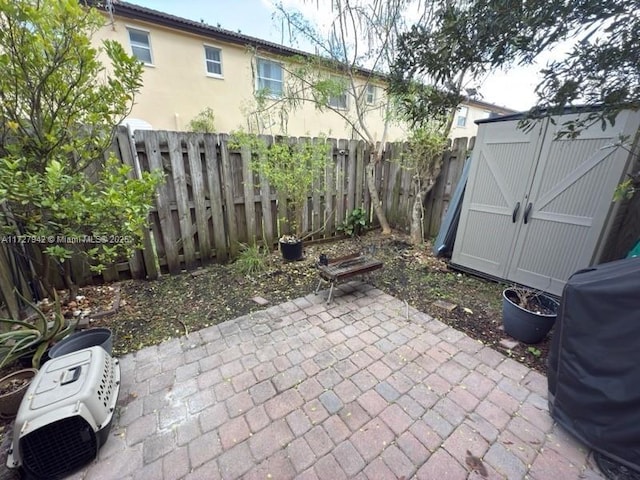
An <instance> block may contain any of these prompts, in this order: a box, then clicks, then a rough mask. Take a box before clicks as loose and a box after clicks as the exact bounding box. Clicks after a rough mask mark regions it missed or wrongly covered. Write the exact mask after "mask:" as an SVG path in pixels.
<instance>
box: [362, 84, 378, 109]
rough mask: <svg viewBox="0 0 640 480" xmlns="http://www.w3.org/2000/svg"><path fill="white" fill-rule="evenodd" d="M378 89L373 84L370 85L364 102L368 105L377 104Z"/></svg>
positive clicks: (365, 93)
mask: <svg viewBox="0 0 640 480" xmlns="http://www.w3.org/2000/svg"><path fill="white" fill-rule="evenodd" d="M377 90H378V88H377V87H376V86H375V85H374V84H373V83H368V84H367V86H366V87H365V91H364V101H365V103H366V104H367V105H373V104H374V103H376V96H377V95H376V93H377Z"/></svg>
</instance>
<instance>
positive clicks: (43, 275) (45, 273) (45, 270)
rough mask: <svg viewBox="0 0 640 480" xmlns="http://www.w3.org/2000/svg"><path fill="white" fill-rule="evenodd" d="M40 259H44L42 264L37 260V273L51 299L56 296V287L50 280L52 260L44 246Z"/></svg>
mask: <svg viewBox="0 0 640 480" xmlns="http://www.w3.org/2000/svg"><path fill="white" fill-rule="evenodd" d="M40 260H41V261H42V264H41V265H39V264H38V263H37V262H35V266H36V270H37V273H38V274H39V276H40V283H41V284H42V288H43V289H44V291H45V292H46V294H47V296H48V297H49V298H50V299H53V297H54V296H55V289H54V287H53V285H51V282H50V281H49V272H50V268H49V267H50V265H51V262H50V260H49V255H47V254H46V253H45V252H44V248H41V249H40Z"/></svg>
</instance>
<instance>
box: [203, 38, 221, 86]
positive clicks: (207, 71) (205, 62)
mask: <svg viewBox="0 0 640 480" xmlns="http://www.w3.org/2000/svg"><path fill="white" fill-rule="evenodd" d="M207 48H210V49H213V50H217V51H218V56H219V58H220V61H219V62H217V63H218V64H219V65H220V73H213V72H210V71H209V62H211V63H213V64H215V63H216V62H215V61H214V60H209V59H208V58H207ZM203 50H204V71H205V74H206V75H207V77H213V78H223V77H224V70H223V69H222V48H220V47H218V46H216V45H209V44H207V43H205V44H203Z"/></svg>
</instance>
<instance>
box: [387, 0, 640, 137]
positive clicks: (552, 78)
mask: <svg viewBox="0 0 640 480" xmlns="http://www.w3.org/2000/svg"><path fill="white" fill-rule="evenodd" d="M636 11H637V3H636V2H635V1H634V0H613V1H610V2H602V1H600V0H584V1H577V0H571V1H567V2H549V1H548V0H532V1H527V2H515V1H514V2H504V1H503V0H488V1H482V2H471V3H467V2H461V3H458V2H452V3H448V4H447V5H446V6H445V7H444V8H441V9H439V10H437V11H435V12H434V21H433V22H431V23H428V24H424V23H420V24H417V25H414V26H413V27H412V29H411V30H410V31H408V32H406V33H405V34H403V35H401V37H400V41H399V43H398V55H397V57H396V60H395V62H394V65H393V66H392V74H391V77H392V88H391V90H392V91H393V92H395V93H400V94H402V93H406V92H408V91H410V90H411V88H413V84H414V82H418V83H423V80H426V82H424V83H430V84H431V85H433V87H435V88H436V90H437V91H438V92H440V93H439V94H438V95H436V96H433V97H431V98H430V97H429V96H428V95H420V94H419V95H418V97H419V98H418V100H417V101H415V102H406V103H405V105H404V106H405V108H406V113H407V115H408V117H409V118H410V119H412V120H413V121H414V122H416V123H420V122H421V121H422V119H423V118H425V112H428V111H430V109H432V107H434V106H435V107H437V106H438V105H439V104H442V103H443V102H445V103H446V102H447V97H448V98H449V99H450V100H451V101H450V102H449V105H450V107H451V108H454V107H455V106H456V105H457V103H456V101H455V95H456V94H459V93H460V92H459V89H456V88H455V86H456V79H457V78H458V76H459V74H460V72H466V74H467V78H470V79H480V78H481V77H482V76H483V75H484V74H486V73H487V72H490V71H492V70H496V69H506V68H509V67H511V66H513V65H514V64H529V63H532V62H534V61H535V60H536V59H537V58H538V56H539V55H540V54H541V53H543V52H546V51H548V50H549V49H551V48H553V47H554V46H557V45H563V44H565V45H566V43H564V42H572V43H573V45H572V46H571V47H570V48H569V49H568V51H567V52H566V54H565V55H564V57H563V58H561V59H558V60H555V61H552V62H550V63H549V64H548V65H547V66H546V68H544V70H542V74H543V78H542V81H541V82H540V84H539V85H538V86H537V88H536V92H537V94H538V97H539V101H538V105H537V106H536V107H535V108H532V110H531V111H530V117H532V118H537V117H540V116H544V115H548V114H554V113H559V112H561V111H562V109H563V107H565V105H570V104H572V105H575V104H590V105H602V107H603V108H602V109H599V110H596V111H591V112H586V113H585V114H584V115H582V116H581V117H580V118H579V119H578V120H573V121H571V122H569V123H567V124H565V129H566V132H567V134H568V135H569V136H575V135H577V134H578V133H579V132H580V131H581V130H583V129H584V128H585V127H587V126H589V125H591V124H594V123H597V122H600V123H601V124H602V125H603V126H605V125H606V123H607V122H609V123H611V122H613V121H615V116H616V114H617V113H618V112H619V111H620V110H621V109H624V108H638V107H640V64H639V63H638V62H637V61H636V59H637V58H638V57H639V56H640V42H638V41H637V35H636V32H637V31H638V29H639V28H640V17H639V16H638V15H637V14H636ZM563 50H564V48H563ZM418 93H420V92H418Z"/></svg>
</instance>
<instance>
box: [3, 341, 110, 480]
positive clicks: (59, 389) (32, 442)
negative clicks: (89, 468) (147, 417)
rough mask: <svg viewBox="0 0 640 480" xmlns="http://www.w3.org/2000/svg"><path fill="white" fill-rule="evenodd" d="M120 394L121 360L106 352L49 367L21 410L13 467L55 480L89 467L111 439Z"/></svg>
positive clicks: (70, 357) (90, 351)
mask: <svg viewBox="0 0 640 480" xmlns="http://www.w3.org/2000/svg"><path fill="white" fill-rule="evenodd" d="M119 391H120V366H119V364H118V360H116V359H114V358H111V356H110V355H109V354H108V353H106V352H105V351H104V350H103V349H102V348H101V347H91V348H86V349H83V350H80V351H77V352H73V353H69V354H67V355H63V356H61V357H58V358H54V359H52V360H50V361H49V362H47V363H46V364H45V365H44V366H43V369H42V370H40V372H38V374H37V375H36V377H35V379H34V380H33V381H32V382H31V385H30V386H29V389H28V390H27V393H26V394H25V397H24V399H23V401H22V404H21V405H20V410H19V411H18V415H17V417H16V421H15V427H14V437H13V443H12V449H11V451H10V454H9V456H8V457H7V466H8V467H10V468H18V467H22V468H23V469H24V470H25V472H26V473H27V474H28V475H29V476H32V477H35V478H46V479H55V478H62V477H64V476H66V475H69V474H70V473H73V472H74V471H75V470H77V469H79V468H81V467H82V466H84V465H85V464H87V463H89V462H90V461H91V460H93V459H94V458H96V456H97V454H98V450H99V449H100V447H101V446H102V445H103V444H104V442H105V441H106V440H107V438H108V434H109V430H110V428H111V420H112V418H113V412H114V410H115V406H116V402H117V401H118V393H119Z"/></svg>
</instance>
